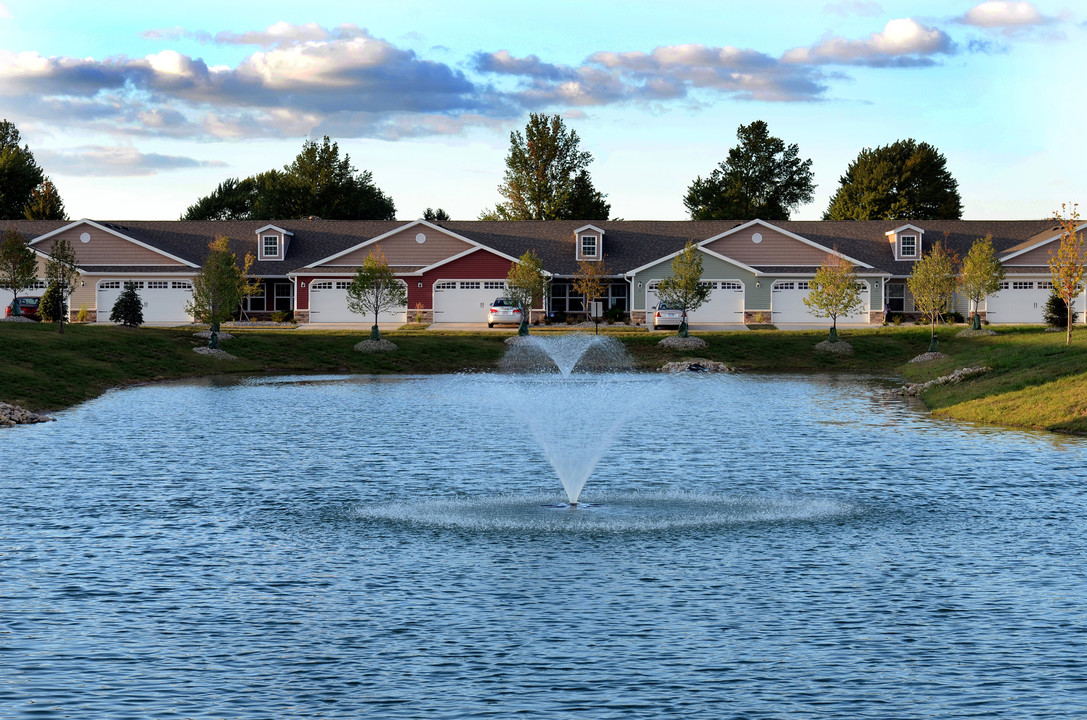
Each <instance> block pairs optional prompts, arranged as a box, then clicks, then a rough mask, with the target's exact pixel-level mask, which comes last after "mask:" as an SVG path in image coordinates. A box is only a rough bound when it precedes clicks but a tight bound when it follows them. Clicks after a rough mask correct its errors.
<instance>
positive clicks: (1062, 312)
mask: <svg viewBox="0 0 1087 720" xmlns="http://www.w3.org/2000/svg"><path fill="white" fill-rule="evenodd" d="M42 299H43V300H44V298H42ZM38 312H41V310H39V311H38ZM1078 317H1079V313H1077V312H1076V309H1075V308H1072V324H1073V325H1075V324H1076V320H1077V319H1078ZM1042 320H1044V321H1045V324H1046V325H1049V326H1050V327H1056V328H1066V327H1068V305H1066V304H1065V302H1064V298H1062V297H1061V296H1060V295H1058V294H1057V293H1051V294H1050V296H1049V300H1047V301H1046V304H1045V312H1044V313H1043V314H1042Z"/></svg>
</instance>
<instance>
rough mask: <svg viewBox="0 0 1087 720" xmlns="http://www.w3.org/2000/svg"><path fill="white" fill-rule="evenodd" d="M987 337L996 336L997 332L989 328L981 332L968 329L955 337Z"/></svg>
mask: <svg viewBox="0 0 1087 720" xmlns="http://www.w3.org/2000/svg"><path fill="white" fill-rule="evenodd" d="M985 335H996V331H995V330H989V329H988V328H981V329H980V330H974V329H972V328H966V329H965V330H960V331H959V332H957V333H956V334H955V337H966V338H969V337H983V336H985Z"/></svg>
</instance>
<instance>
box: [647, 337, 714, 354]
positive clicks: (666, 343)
mask: <svg viewBox="0 0 1087 720" xmlns="http://www.w3.org/2000/svg"><path fill="white" fill-rule="evenodd" d="M657 345H659V346H660V347H666V348H672V349H673V350H701V349H702V348H704V347H706V341H705V340H703V339H702V338H696V337H685V338H681V337H680V336H678V335H669V336H668V337H666V338H664V339H663V340H661V341H660V342H659V343H657Z"/></svg>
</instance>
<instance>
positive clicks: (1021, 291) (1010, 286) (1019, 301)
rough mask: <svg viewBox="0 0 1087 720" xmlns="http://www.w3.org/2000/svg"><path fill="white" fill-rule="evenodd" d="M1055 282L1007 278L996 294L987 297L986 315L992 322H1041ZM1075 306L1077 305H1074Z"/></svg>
mask: <svg viewBox="0 0 1087 720" xmlns="http://www.w3.org/2000/svg"><path fill="white" fill-rule="evenodd" d="M1052 288H1053V283H1051V282H1049V281H1048V280H1007V281H1005V282H1002V283H1000V290H999V291H998V292H997V294H995V295H991V296H989V297H987V298H985V307H986V310H985V317H986V318H987V319H988V320H989V322H991V323H1040V322H1043V320H1042V316H1043V315H1044V314H1045V304H1046V302H1047V301H1048V300H1049V294H1050V293H1051V292H1052ZM1072 307H1073V308H1075V305H1073V306H1072Z"/></svg>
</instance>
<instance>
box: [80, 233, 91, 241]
mask: <svg viewBox="0 0 1087 720" xmlns="http://www.w3.org/2000/svg"><path fill="white" fill-rule="evenodd" d="M90 241H91V234H90V233H82V234H80V236H79V242H84V243H89V242H90Z"/></svg>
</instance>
